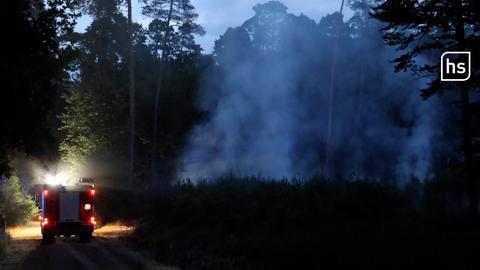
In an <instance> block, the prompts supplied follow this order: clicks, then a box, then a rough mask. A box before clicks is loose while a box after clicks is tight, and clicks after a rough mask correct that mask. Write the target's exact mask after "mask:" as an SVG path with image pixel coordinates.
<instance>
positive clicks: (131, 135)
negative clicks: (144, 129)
mask: <svg viewBox="0 0 480 270" xmlns="http://www.w3.org/2000/svg"><path fill="white" fill-rule="evenodd" d="M127 6H128V26H127V32H128V59H127V61H128V93H129V121H128V124H129V132H128V180H129V183H130V184H133V178H134V176H133V169H134V168H133V163H134V156H135V79H134V59H133V25H132V0H127Z"/></svg>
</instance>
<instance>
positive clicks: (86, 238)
mask: <svg viewBox="0 0 480 270" xmlns="http://www.w3.org/2000/svg"><path fill="white" fill-rule="evenodd" d="M90 240H92V234H91V233H82V234H80V242H82V243H88V242H90Z"/></svg>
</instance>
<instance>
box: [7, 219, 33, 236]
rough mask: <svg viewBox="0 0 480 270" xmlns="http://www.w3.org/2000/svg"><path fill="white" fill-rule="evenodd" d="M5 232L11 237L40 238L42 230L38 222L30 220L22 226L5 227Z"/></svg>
mask: <svg viewBox="0 0 480 270" xmlns="http://www.w3.org/2000/svg"><path fill="white" fill-rule="evenodd" d="M7 233H8V234H9V235H10V237H11V238H12V239H41V238H42V232H41V230H40V224H39V223H38V222H30V223H28V224H27V225H24V226H18V227H13V228H7Z"/></svg>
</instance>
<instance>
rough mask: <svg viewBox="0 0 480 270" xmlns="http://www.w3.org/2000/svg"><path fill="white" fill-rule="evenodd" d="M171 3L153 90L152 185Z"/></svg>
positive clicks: (167, 51)
mask: <svg viewBox="0 0 480 270" xmlns="http://www.w3.org/2000/svg"><path fill="white" fill-rule="evenodd" d="M173 2H174V0H170V7H169V10H168V16H167V21H166V25H167V32H166V34H165V40H164V43H163V45H162V55H161V57H160V61H161V62H160V69H159V72H158V80H157V88H156V89H155V106H154V110H153V134H152V152H151V165H150V168H151V180H152V183H153V182H154V181H155V179H156V178H157V137H158V113H159V110H160V108H159V104H160V90H161V86H162V80H163V74H164V70H163V69H164V67H163V66H162V65H165V64H166V62H167V60H168V57H169V49H170V48H168V45H167V41H168V39H169V38H170V34H171V33H170V23H171V21H172V13H173Z"/></svg>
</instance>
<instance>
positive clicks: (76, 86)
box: [0, 0, 480, 269]
mask: <svg viewBox="0 0 480 270" xmlns="http://www.w3.org/2000/svg"><path fill="white" fill-rule="evenodd" d="M192 2H193V3H192ZM194 2H195V1H190V0H139V1H138V5H135V7H139V8H140V10H139V11H133V12H140V13H141V15H142V16H143V17H142V18H144V19H142V20H141V21H134V20H133V19H132V8H133V5H132V1H131V0H126V1H123V0H45V1H44V0H17V1H8V2H7V3H6V5H7V8H6V10H8V11H7V12H6V13H7V14H6V16H2V22H3V24H4V25H5V26H6V27H5V28H4V32H3V35H4V37H5V39H4V47H3V48H4V49H2V51H3V53H2V70H1V74H2V75H1V76H2V84H3V86H2V90H1V91H0V102H1V106H0V113H1V116H0V118H1V121H0V130H1V132H0V176H1V177H0V221H2V222H3V223H4V224H5V223H6V225H7V226H8V225H10V226H13V225H19V224H22V223H25V221H27V220H28V219H29V218H30V217H31V216H32V215H33V214H34V212H35V211H34V210H33V209H32V208H33V207H34V206H32V204H33V202H32V201H31V200H30V198H29V196H31V195H33V191H32V188H31V187H32V186H33V185H35V184H43V183H42V181H43V180H44V179H45V177H46V175H49V174H67V175H68V176H69V178H70V180H71V181H74V180H75V179H78V178H79V177H91V178H93V179H95V181H96V185H97V186H98V189H99V190H100V193H99V197H98V201H97V203H98V204H99V206H98V209H97V215H99V217H100V219H101V220H102V222H103V223H108V222H115V221H122V222H126V223H128V224H135V231H134V232H133V234H132V235H131V236H129V237H128V238H127V239H126V240H125V241H126V242H128V243H129V245H131V246H133V247H135V248H137V249H140V250H149V252H151V253H152V254H154V255H153V256H154V257H155V258H156V259H157V260H159V261H161V262H163V263H166V264H168V265H174V266H177V267H180V268H181V269H288V268H294V269H295V268H302V269H307V268H308V269H312V268H313V269H318V268H321V267H327V266H333V267H341V266H359V265H364V266H370V267H373V268H385V267H389V268H397V267H398V268H405V267H416V266H420V265H421V266H424V267H434V266H445V265H449V266H452V267H455V268H457V269H476V267H478V261H476V260H475V256H476V255H475V254H476V249H475V248H473V246H474V245H476V243H477V242H478V240H480V230H479V225H480V216H479V210H478V208H479V203H478V191H479V187H478V177H479V173H480V170H479V168H480V166H479V165H478V164H479V157H480V95H479V90H480V2H479V1H474V0H425V1H418V0H405V1H395V0H347V1H344V0H342V1H332V2H338V11H336V12H333V13H328V14H326V15H324V16H322V17H319V18H312V17H309V16H307V15H305V14H303V13H301V14H294V13H291V12H290V10H289V8H288V6H287V5H285V4H283V3H281V2H279V1H266V2H263V3H258V4H256V5H254V6H253V7H251V8H252V9H253V13H251V14H252V16H251V17H249V18H248V17H247V18H245V19H244V20H243V22H242V23H241V24H238V25H228V26H226V27H225V29H226V30H225V31H224V33H223V34H221V35H219V36H218V37H217V38H216V40H215V43H214V45H213V47H212V48H213V49H212V50H211V51H205V49H204V48H202V45H201V44H200V43H199V42H198V37H201V36H203V35H205V34H206V30H205V28H204V26H203V25H202V24H201V23H200V20H199V14H198V13H197V10H196V8H195V6H194ZM310 5H311V4H310ZM336 5H337V4H336ZM309 8H313V7H308V6H307V7H305V10H308V9H309ZM82 17H83V18H85V17H88V18H89V19H90V20H89V21H88V25H86V27H85V30H84V31H78V28H77V27H76V26H77V24H78V23H79V20H80V18H82ZM207 19H208V18H207ZM448 51H469V52H470V54H471V60H470V61H471V62H470V71H469V72H470V73H469V74H470V78H469V79H468V80H466V81H462V82H446V81H442V80H441V75H440V73H441V72H442V67H441V64H440V63H441V61H443V60H441V59H443V56H442V55H443V54H444V53H445V52H448ZM102 189H103V192H102ZM12 194H14V195H12ZM102 194H103V195H102ZM102 196H103V197H102ZM139 205H141V207H140V208H141V209H139V207H138V206H139ZM12 209H15V210H12ZM2 222H0V223H2ZM4 227H5V226H4ZM9 241H10V240H8V237H7V236H5V235H4V232H2V231H0V257H1V256H2V254H3V253H4V252H5V251H4V250H5V249H6V246H7V244H6V243H8V242H9Z"/></svg>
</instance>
